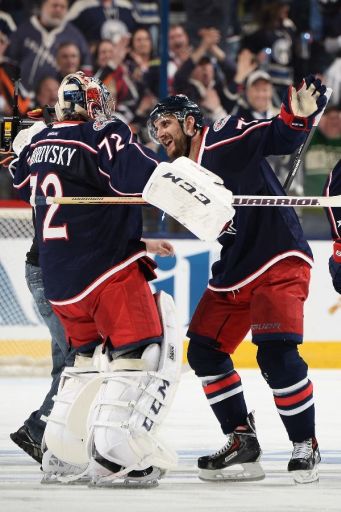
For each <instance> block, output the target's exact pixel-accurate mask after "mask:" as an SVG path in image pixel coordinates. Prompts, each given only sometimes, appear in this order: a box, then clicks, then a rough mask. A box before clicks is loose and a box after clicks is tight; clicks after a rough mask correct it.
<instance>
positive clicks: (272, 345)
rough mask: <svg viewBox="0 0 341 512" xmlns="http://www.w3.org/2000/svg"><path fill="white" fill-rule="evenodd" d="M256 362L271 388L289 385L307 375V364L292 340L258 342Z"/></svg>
mask: <svg viewBox="0 0 341 512" xmlns="http://www.w3.org/2000/svg"><path fill="white" fill-rule="evenodd" d="M257 362H258V365H259V368H260V369H261V372H262V375H263V377H264V379H265V380H266V381H267V383H268V384H269V386H270V387H271V388H272V389H276V388H283V387H288V386H291V385H293V384H296V383H297V382H299V381H301V380H303V379H305V378H306V377H307V371H308V366H307V364H306V363H305V361H304V360H303V359H302V358H301V356H300V355H299V353H298V349H297V345H296V344H295V343H292V342H284V341H272V342H261V343H259V344H258V350H257Z"/></svg>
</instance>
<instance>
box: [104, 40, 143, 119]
mask: <svg viewBox="0 0 341 512" xmlns="http://www.w3.org/2000/svg"><path fill="white" fill-rule="evenodd" d="M126 53H127V47H126V41H125V39H124V38H121V39H119V40H116V41H115V42H114V41H109V40H105V39H104V40H103V41H100V43H99V44H98V46H97V49H96V53H95V68H96V73H95V77H96V78H98V79H100V80H101V81H102V82H103V83H104V84H105V86H106V87H107V88H108V90H109V91H110V92H111V94H112V95H113V97H114V98H115V101H116V106H115V110H116V113H118V114H120V115H121V116H122V117H123V120H124V121H125V122H128V123H129V122H130V121H131V120H132V119H133V117H134V109H135V107H136V105H137V104H138V102H139V98H140V96H139V92H138V90H137V88H136V86H135V85H134V83H133V82H132V80H131V79H130V77H129V76H128V73H127V70H126V67H125V65H124V64H123V61H124V58H125V56H126Z"/></svg>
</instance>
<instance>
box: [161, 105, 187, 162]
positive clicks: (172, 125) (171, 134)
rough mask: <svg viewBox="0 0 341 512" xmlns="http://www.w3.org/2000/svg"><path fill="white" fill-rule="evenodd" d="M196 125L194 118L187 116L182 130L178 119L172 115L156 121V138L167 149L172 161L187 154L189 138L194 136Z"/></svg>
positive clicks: (166, 115)
mask: <svg viewBox="0 0 341 512" xmlns="http://www.w3.org/2000/svg"><path fill="white" fill-rule="evenodd" d="M194 123H195V120H194V117H192V116H187V117H186V119H185V120H184V122H183V129H182V127H181V125H180V123H179V121H178V119H177V117H176V116H175V115H172V114H165V115H163V116H161V117H159V118H158V119H156V120H155V121H154V123H153V124H154V130H155V132H154V133H155V138H156V139H157V140H158V142H159V143H160V144H161V145H162V147H163V148H164V149H165V151H166V153H167V156H168V158H169V159H170V160H175V159H176V158H178V157H180V156H183V155H185V154H186V153H187V146H188V139H187V136H192V135H194V133H195V126H194ZM184 132H185V133H184ZM186 134H187V135H186Z"/></svg>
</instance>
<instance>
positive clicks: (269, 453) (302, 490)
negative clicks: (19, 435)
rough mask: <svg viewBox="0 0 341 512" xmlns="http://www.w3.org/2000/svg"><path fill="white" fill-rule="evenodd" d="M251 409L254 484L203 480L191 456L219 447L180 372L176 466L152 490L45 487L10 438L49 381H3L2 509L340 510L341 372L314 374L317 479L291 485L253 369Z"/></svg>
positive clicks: (279, 433)
mask: <svg viewBox="0 0 341 512" xmlns="http://www.w3.org/2000/svg"><path fill="white" fill-rule="evenodd" d="M240 374H241V376H242V379H243V386H244V391H245V396H246V399H247V403H248V407H249V409H250V410H251V409H255V410H256V423H257V429H258V437H259V440H260V443H261V445H262V448H263V457H262V465H263V468H264V470H265V473H266V478H265V479H264V480H262V481H260V482H255V483H247V482H242V483H232V482H202V481H200V480H199V479H198V477H197V469H196V464H195V461H196V458H197V457H198V456H199V455H202V454H206V453H210V452H211V451H212V452H213V451H215V450H217V449H218V448H220V447H221V446H222V445H223V444H224V437H223V435H222V434H221V432H220V430H219V427H218V425H217V422H216V420H215V418H214V416H213V414H212V413H211V410H210V408H209V406H208V405H207V403H206V400H205V398H204V396H203V394H202V391H201V388H200V385H199V383H198V381H197V379H196V378H195V376H194V375H193V374H192V372H188V373H185V374H184V375H183V378H182V381H181V383H180V386H179V391H178V394H177V397H176V399H175V403H174V405H173V407H172V410H171V412H170V414H169V416H168V419H167V425H166V427H165V429H164V436H165V437H166V438H167V439H168V441H169V442H170V444H171V445H172V446H173V447H174V448H175V449H176V450H177V451H178V454H179V465H178V468H177V470H176V471H172V472H170V473H169V474H168V476H167V477H166V478H165V479H164V480H161V482H160V485H159V487H158V488H155V489H90V488H88V487H86V486H85V485H79V486H70V485H69V486H62V485H42V484H41V483H40V479H41V473H40V470H39V465H38V464H37V463H35V462H34V461H33V460H32V459H31V458H30V457H28V456H27V455H26V454H25V453H24V452H22V451H21V450H20V449H19V448H18V447H17V446H16V445H15V444H13V443H12V441H11V440H10V439H9V433H10V432H13V431H14V430H17V428H18V427H20V426H21V425H22V423H23V421H24V420H25V418H26V417H27V415H28V414H29V413H30V412H31V411H32V410H33V409H34V408H37V407H38V406H39V405H40V401H41V400H42V398H43V396H44V394H45V393H46V391H47V389H48V386H49V380H48V379H47V378H12V377H11V378H0V415H1V416H0V417H1V427H0V512H7V511H8V512H14V511H15V512H55V511H58V512H90V511H91V512H104V511H105V512H109V511H114V512H128V511H129V512H154V511H155V512H156V511H157V512H168V511H174V512H178V511H181V512H182V511H186V512H192V511H195V512H206V511H211V510H212V511H218V512H219V511H224V512H239V511H240V512H288V511H295V512H314V511H319V512H327V511H328V512H329V511H335V512H336V511H337V512H340V511H341V436H340V432H341V405H340V404H341V371H339V370H323V371H322V370H314V371H311V372H310V377H311V379H312V380H313V382H314V390H315V401H316V412H317V418H316V423H317V436H318V440H319V444H320V448H321V453H322V463H321V464H320V481H319V483H318V484H317V485H316V484H308V485H300V486H298V485H294V483H293V481H292V478H291V477H290V475H289V474H288V473H287V471H286V466H287V462H288V460H289V458H290V453H291V444H290V442H289V441H288V439H287V437H286V434H285V431H284V427H283V426H282V423H281V420H280V419H279V417H278V416H277V413H276V409H275V406H274V404H273V400H272V396H271V393H270V391H269V389H268V388H267V385H266V384H265V382H264V381H263V380H262V377H261V375H260V373H259V372H258V371H257V370H242V371H240Z"/></svg>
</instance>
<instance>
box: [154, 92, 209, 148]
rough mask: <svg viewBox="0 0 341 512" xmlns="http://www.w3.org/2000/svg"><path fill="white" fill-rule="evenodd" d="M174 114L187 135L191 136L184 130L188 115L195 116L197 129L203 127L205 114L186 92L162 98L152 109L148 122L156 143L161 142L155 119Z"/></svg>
mask: <svg viewBox="0 0 341 512" xmlns="http://www.w3.org/2000/svg"><path fill="white" fill-rule="evenodd" d="M169 115H172V116H174V117H176V118H177V120H178V121H179V123H180V125H181V128H182V130H183V132H184V133H185V135H186V136H187V137H190V136H189V135H188V134H187V133H186V132H185V130H184V121H185V119H186V117H188V116H193V117H194V119H195V128H196V130H198V129H199V130H200V129H201V128H202V127H203V124H204V123H203V116H202V113H201V111H200V108H199V107H198V105H197V104H196V103H194V102H193V101H191V100H190V99H189V98H188V97H187V96H185V95H184V94H177V95H176V96H168V97H167V98H164V99H163V100H161V101H160V102H159V103H157V105H155V107H154V109H153V110H152V111H151V113H150V115H149V120H148V123H147V126H148V133H149V136H150V138H151V139H152V140H153V141H154V142H156V144H160V142H159V140H158V137H157V131H156V128H155V126H154V123H155V121H157V120H158V119H160V118H161V117H164V116H169Z"/></svg>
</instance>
